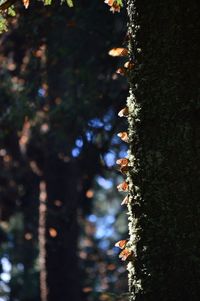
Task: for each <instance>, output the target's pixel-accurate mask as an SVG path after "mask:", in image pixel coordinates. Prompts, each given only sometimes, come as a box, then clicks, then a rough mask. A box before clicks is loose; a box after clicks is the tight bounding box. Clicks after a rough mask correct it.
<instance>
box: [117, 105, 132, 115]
mask: <svg viewBox="0 0 200 301" xmlns="http://www.w3.org/2000/svg"><path fill="white" fill-rule="evenodd" d="M128 114H129V112H128V108H127V107H125V108H123V109H122V110H121V111H119V113H118V116H119V117H128Z"/></svg>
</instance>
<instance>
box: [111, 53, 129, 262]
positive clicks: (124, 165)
mask: <svg viewBox="0 0 200 301" xmlns="http://www.w3.org/2000/svg"><path fill="white" fill-rule="evenodd" d="M108 54H109V55H111V56H113V57H127V56H128V50H127V49H126V48H113V49H111V50H110V51H109V53H108ZM133 68H134V63H133V62H130V61H127V62H125V64H124V66H123V67H121V68H119V69H117V71H116V73H118V74H121V75H127V73H128V72H129V70H132V69H133ZM128 115H129V110H128V107H125V108H123V109H122V110H121V111H120V112H119V113H118V116H119V117H128ZM117 135H118V137H120V138H121V140H122V141H124V142H126V143H128V142H129V137H128V133H127V132H120V133H118V134H117ZM116 164H117V165H119V171H120V172H121V173H122V174H124V175H126V174H127V172H128V171H129V159H128V158H121V159H118V160H117V161H116ZM117 189H118V191H123V192H129V184H128V182H127V181H123V182H122V183H120V184H119V185H118V186H117ZM129 202H130V197H129V194H128V195H126V197H125V198H124V199H123V201H122V203H121V205H127V204H128V203H129ZM115 246H116V247H118V248H120V249H121V250H122V251H121V252H120V254H119V258H121V259H122V260H123V261H125V260H132V259H133V257H134V253H133V251H132V250H131V248H130V247H131V246H130V243H129V240H127V239H125V240H120V241H118V242H117V243H116V244H115Z"/></svg>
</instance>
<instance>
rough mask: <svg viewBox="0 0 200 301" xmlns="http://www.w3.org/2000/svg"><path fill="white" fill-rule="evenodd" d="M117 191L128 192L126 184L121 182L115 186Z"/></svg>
mask: <svg viewBox="0 0 200 301" xmlns="http://www.w3.org/2000/svg"><path fill="white" fill-rule="evenodd" d="M117 189H118V191H128V183H127V182H125V181H124V182H122V183H120V184H119V185H118V186H117Z"/></svg>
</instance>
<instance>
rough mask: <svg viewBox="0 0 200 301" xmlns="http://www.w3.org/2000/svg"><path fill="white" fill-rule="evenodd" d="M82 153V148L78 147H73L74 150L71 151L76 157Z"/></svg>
mask: <svg viewBox="0 0 200 301" xmlns="http://www.w3.org/2000/svg"><path fill="white" fill-rule="evenodd" d="M80 153H81V150H80V148H78V147H75V148H73V149H72V152H71V154H72V157H74V158H77V157H78V156H79V155H80Z"/></svg>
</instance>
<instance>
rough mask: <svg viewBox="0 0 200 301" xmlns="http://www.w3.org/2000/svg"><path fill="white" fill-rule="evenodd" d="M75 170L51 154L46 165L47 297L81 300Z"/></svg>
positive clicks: (71, 164)
mask: <svg viewBox="0 0 200 301" xmlns="http://www.w3.org/2000/svg"><path fill="white" fill-rule="evenodd" d="M78 179H79V174H78V170H77V168H76V166H75V164H73V163H71V162H70V163H63V162H62V161H60V160H59V159H56V158H51V159H50V160H48V161H47V165H46V168H45V182H46V189H47V200H48V201H47V206H48V211H47V221H46V226H47V229H46V235H47V242H46V267H47V286H48V301H54V300H57V301H64V300H76V301H78V300H80V278H79V272H78V266H77V238H78V225H77V207H78V195H79V194H78Z"/></svg>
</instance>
